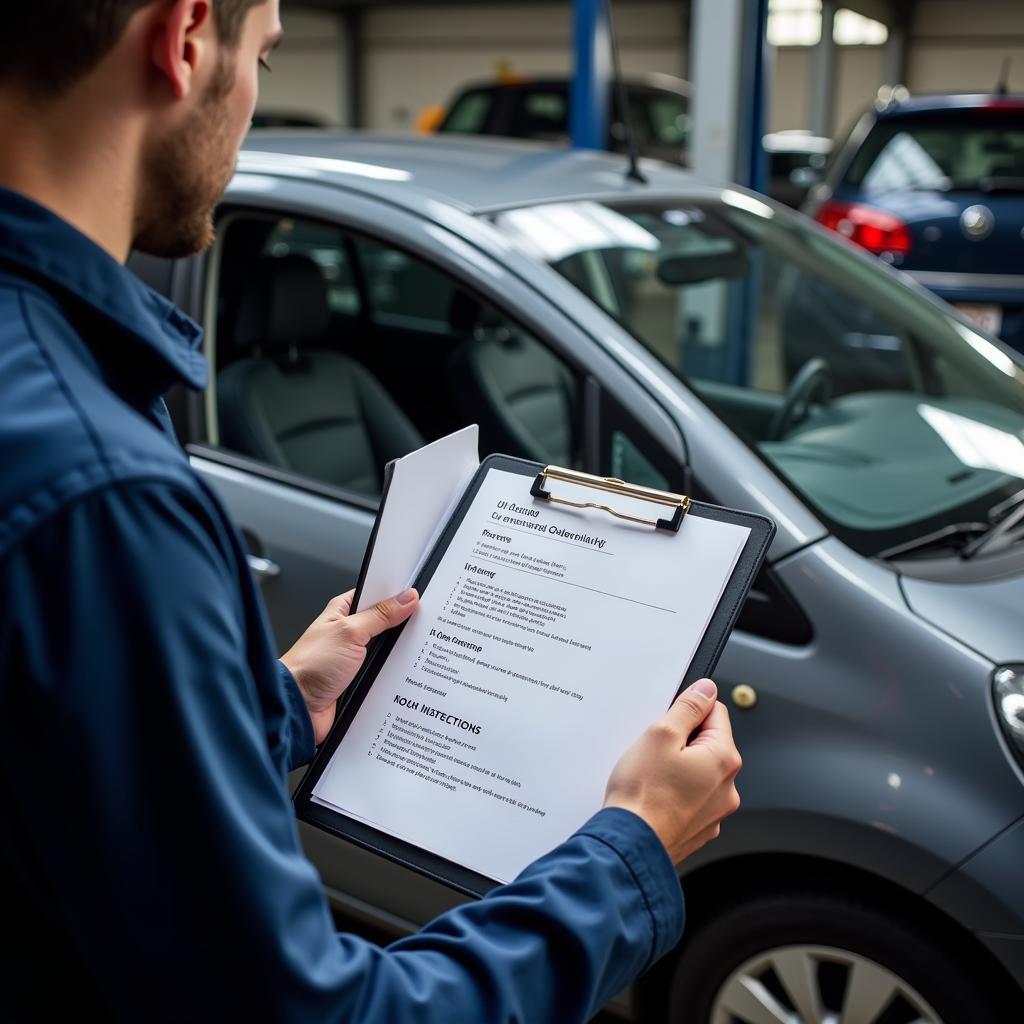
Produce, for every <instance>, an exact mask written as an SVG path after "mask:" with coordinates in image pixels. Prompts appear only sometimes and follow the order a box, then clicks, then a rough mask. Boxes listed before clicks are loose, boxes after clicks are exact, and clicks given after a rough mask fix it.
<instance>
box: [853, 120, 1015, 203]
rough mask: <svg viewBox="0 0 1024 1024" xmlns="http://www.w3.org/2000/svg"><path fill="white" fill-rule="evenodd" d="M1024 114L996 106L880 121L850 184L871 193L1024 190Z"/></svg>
mask: <svg viewBox="0 0 1024 1024" xmlns="http://www.w3.org/2000/svg"><path fill="white" fill-rule="evenodd" d="M1022 114H1024V110H1022V109H1020V108H1017V109H1002V108H998V107H996V108H985V109H981V110H978V111H973V112H971V113H970V114H964V113H963V112H955V113H942V114H930V115H928V116H922V117H921V119H920V120H917V121H912V120H909V119H906V118H902V117H901V118H900V119H899V120H893V121H882V122H879V123H878V124H876V125H875V127H874V128H873V129H872V130H871V132H870V133H869V134H868V137H867V138H866V139H865V140H864V145H863V146H862V147H861V149H860V150H859V151H858V152H857V155H856V156H855V157H854V158H853V162H852V163H851V165H850V170H849V171H848V173H847V175H846V184H848V185H852V186H853V187H854V188H862V189H863V190H864V191H865V192H866V193H868V194H869V195H871V194H879V193H883V192H894V191H905V190H912V191H916V190H921V189H925V190H928V191H937V192H953V191H958V190H966V191H971V192H977V191H990V190H993V189H997V188H998V189H1003V188H1009V189H1011V190H1014V191H1015V190H1017V189H1020V190H1022V191H1024V118H1022Z"/></svg>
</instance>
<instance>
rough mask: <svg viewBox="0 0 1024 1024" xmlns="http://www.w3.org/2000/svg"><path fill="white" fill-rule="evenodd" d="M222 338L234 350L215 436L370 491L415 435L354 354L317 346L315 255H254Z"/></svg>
mask: <svg viewBox="0 0 1024 1024" xmlns="http://www.w3.org/2000/svg"><path fill="white" fill-rule="evenodd" d="M237 310H238V311H237V314H236V317H235V322H234V329H233V332H232V335H233V336H232V338H231V339H230V340H231V342H232V343H233V345H234V348H235V350H236V351H239V352H241V353H242V355H241V358H238V359H236V360H235V361H233V362H232V363H230V364H229V365H228V366H226V367H225V368H224V369H223V370H222V371H221V372H220V373H219V374H218V378H217V405H218V413H219V419H220V433H221V441H222V443H223V444H224V446H225V447H227V448H231V449H233V450H234V451H238V452H242V453H243V454H245V455H251V456H252V457H253V458H257V459H260V460H262V461H264V462H268V463H270V464H271V465H273V466H278V467H280V468H281V469H287V470H291V471H292V472H295V473H301V474H303V475H304V476H309V477H313V478H315V479H317V480H321V481H324V482H326V483H329V484H333V485H335V486H337V487H341V488H344V489H346V490H350V491H356V492H358V493H360V494H368V495H377V494H379V493H380V488H381V471H382V469H383V466H384V464H385V463H386V462H388V461H389V460H391V459H394V458H398V457H399V456H401V455H404V454H406V453H407V452H410V451H412V450H414V449H415V448H418V447H420V446H421V445H422V444H423V438H422V437H421V436H420V434H419V432H418V431H417V430H416V428H415V427H414V426H413V424H412V423H411V422H410V421H409V419H408V417H407V416H406V415H405V413H403V412H402V410H401V409H400V408H399V407H398V405H397V404H396V403H395V401H394V400H393V399H392V398H391V396H390V395H389V394H388V393H387V392H386V391H385V390H384V388H383V387H382V386H381V385H380V383H379V382H378V381H377V380H376V378H374V377H373V375H372V374H370V373H369V371H367V370H366V369H365V368H364V367H363V366H361V365H360V364H359V363H357V362H356V361H355V360H354V359H350V358H349V357H347V356H344V355H341V354H340V353H338V352H333V351H330V350H328V349H327V348H325V347H323V346H324V344H325V335H326V333H327V331H328V328H329V327H330V323H331V311H330V308H329V306H328V302H327V283H326V281H325V280H324V278H323V275H322V274H321V272H320V269H319V267H318V266H317V265H316V263H314V262H313V260H311V259H309V258H308V257H306V256H300V255H296V254H290V255H287V256H280V257H261V258H260V259H259V260H257V261H256V263H255V264H254V266H253V268H252V272H251V274H250V275H249V277H248V278H247V280H246V284H245V285H244V290H243V292H242V295H241V296H240V301H239V303H238V307H237Z"/></svg>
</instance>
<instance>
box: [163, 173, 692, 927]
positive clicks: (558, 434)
mask: <svg viewBox="0 0 1024 1024" xmlns="http://www.w3.org/2000/svg"><path fill="white" fill-rule="evenodd" d="M291 186H293V187H291ZM286 192H290V195H285V193H286ZM232 199H234V202H232ZM244 200H245V201H244V202H243V203H239V200H238V197H237V196H236V197H232V196H229V200H228V201H229V202H232V205H231V207H230V209H229V211H228V212H227V213H226V214H225V215H224V216H223V217H222V220H221V222H220V230H219V240H218V243H217V246H216V247H215V248H214V250H213V251H212V252H211V253H210V254H209V256H208V257H206V258H204V259H200V260H195V261H192V263H191V265H190V266H189V271H188V277H189V279H188V280H186V281H180V282H179V283H178V286H177V288H176V289H175V291H176V294H177V297H178V300H179V301H180V302H182V303H183V304H185V305H186V306H187V308H189V309H190V310H191V311H192V312H193V313H194V314H197V315H201V316H202V318H203V320H204V323H205V326H206V328H207V331H208V334H209V337H208V339H207V355H208V358H209V360H210V364H211V374H212V382H211V387H210V389H209V390H208V391H207V394H206V396H205V397H204V398H203V399H198V398H197V399H196V401H195V402H194V403H193V409H192V415H191V422H192V426H191V432H190V443H189V453H190V456H191V458H192V461H193V464H194V466H195V468H196V469H197V471H198V472H199V473H200V474H201V475H203V477H204V478H205V479H206V480H207V481H208V482H209V483H210V484H211V485H212V486H213V487H214V488H215V489H216V490H217V491H218V493H219V494H220V495H221V497H222V498H223V500H224V501H225V503H226V504H227V505H228V507H229V509H230V511H231V513H232V515H233V516H234V517H235V519H236V521H237V523H238V525H239V526H240V528H241V529H242V530H243V532H244V534H245V535H246V538H247V541H248V543H249V545H250V552H251V554H252V556H253V569H254V571H255V572H256V573H257V575H258V577H259V578H260V579H261V580H262V585H263V593H264V596H265V597H266V601H267V607H268V609H269V612H270V616H271V619H272V623H273V628H274V631H275V635H276V637H277V640H278V645H279V647H281V648H284V647H285V646H286V645H287V644H288V643H290V641H291V640H292V639H293V638H294V637H295V636H296V635H297V634H298V633H299V631H300V630H301V629H302V628H303V627H304V626H305V625H306V624H307V623H308V621H309V620H310V619H311V618H312V617H313V616H314V615H315V614H316V613H318V612H319V610H320V609H321V608H322V606H323V604H324V603H325V601H326V600H327V599H328V598H330V597H331V596H332V595H333V594H337V593H339V592H341V591H343V590H344V589H345V588H346V587H348V586H351V585H352V583H353V581H354V579H355V577H356V575H357V572H358V567H359V564H360V561H361V557H362V553H363V550H364V547H365V544H366V540H367V538H368V535H369V531H370V528H371V525H372V519H373V511H374V508H375V506H376V501H377V496H376V495H375V494H373V493H366V492H365V491H364V492H362V493H357V492H355V491H353V490H346V489H345V488H343V487H339V486H338V485H337V482H336V481H335V482H328V481H325V480H323V479H318V478H317V477H316V476H315V475H313V474H310V473H304V472H302V471H300V470H297V469H296V467H295V466H294V465H284V466H282V465H276V464H274V463H273V461H272V460H270V459H267V458H266V457H261V455H260V454H259V453H258V452H255V451H253V450H249V451H240V450H238V449H237V447H235V448H232V447H230V446H228V445H225V443H224V437H223V436H222V433H221V431H220V429H219V423H220V421H221V420H222V418H223V413H224V410H223V409H222V408H218V404H219V403H218V392H217V381H218V379H222V378H223V375H224V373H225V371H226V369H227V368H228V367H229V366H230V365H231V363H232V362H233V361H236V360H237V359H238V358H239V353H238V352H232V351H231V347H230V345H229V341H230V338H231V332H232V327H231V318H232V315H233V312H232V311H233V308H234V307H235V302H234V300H233V299H232V296H231V291H232V289H234V288H238V287H241V286H242V285H243V284H244V282H245V281H246V280H248V279H250V277H251V275H250V268H249V267H248V266H247V265H246V260H247V259H252V258H253V257H254V256H256V257H259V258H260V259H273V258H285V257H291V258H293V257H295V256H300V257H302V258H304V259H306V260H309V261H312V262H313V263H315V264H316V265H317V267H318V268H319V271H320V272H321V273H322V275H323V276H324V279H325V280H326V282H327V287H326V291H327V298H328V303H329V306H330V326H329V328H328V329H327V331H326V332H325V337H324V338H323V339H321V340H319V341H317V343H316V346H315V348H316V349H317V351H320V350H322V349H330V350H331V351H333V352H335V353H336V354H337V355H339V356H343V357H344V358H345V359H346V360H349V361H352V362H355V363H357V364H358V365H359V367H360V372H361V373H362V372H365V373H366V374H369V375H370V376H372V377H373V379H374V380H375V381H376V383H377V385H379V387H380V388H381V389H382V390H383V391H384V392H385V393H386V394H387V395H388V396H389V400H390V401H393V403H394V405H395V406H397V407H398V408H399V409H400V410H402V415H403V416H406V417H408V418H409V420H410V421H411V422H412V423H413V424H414V426H415V428H416V430H417V431H418V433H419V434H420V436H421V437H422V438H423V439H424V440H431V439H433V438H434V437H437V436H442V435H443V434H446V433H448V432H450V431H451V430H454V429H457V428H458V427H460V426H462V425H465V424H466V423H468V422H478V423H480V425H481V431H482V443H481V454H482V455H484V454H487V453H488V452H489V451H496V450H501V451H505V452H507V453H509V454H513V455H525V456H528V457H532V458H538V459H542V460H544V461H551V462H559V463H561V462H569V463H571V464H572V465H575V466H577V467H580V468H584V469H590V470H595V469H601V470H604V471H606V472H609V473H618V474H619V475H622V476H626V477H630V478H632V479H636V480H638V482H644V483H649V484H652V485H655V486H659V485H660V486H672V487H674V488H680V489H681V487H682V484H683V481H684V474H685V449H684V447H683V443H682V438H681V436H680V434H679V431H678V429H677V428H676V426H675V424H674V423H673V421H672V420H671V419H670V418H669V417H668V416H667V414H666V413H665V412H664V411H663V410H662V409H661V408H660V406H658V405H657V403H656V402H654V401H653V400H652V399H651V397H650V396H649V395H648V394H647V392H646V391H645V390H643V389H642V388H641V387H640V386H639V385H638V384H637V383H636V382H634V381H633V380H632V379H631V378H629V377H628V376H626V375H625V374H624V373H623V372H622V370H621V368H619V366H618V365H617V364H616V363H614V362H613V361H612V360H611V359H610V358H609V357H608V356H607V355H606V354H605V353H604V352H603V351H601V350H600V349H599V348H598V347H597V346H596V345H595V344H594V342H593V340H592V339H591V338H589V337H588V336H587V335H585V334H584V333H583V332H582V331H581V330H580V328H579V327H578V326H577V325H576V324H575V323H574V322H573V321H571V320H570V319H568V318H567V317H566V316H565V315H564V314H563V313H562V312H561V311H560V310H559V309H558V308H556V307H555V306H554V305H553V304H551V303H549V302H548V301H546V300H545V298H544V297H543V296H542V295H541V294H539V293H538V291H537V290H535V289H534V288H531V287H530V286H528V285H526V284H524V282H523V281H522V280H521V279H520V278H519V277H517V276H516V275H515V274H513V273H511V272H510V271H509V270H507V269H506V268H505V267H503V266H502V265H501V264H500V263H498V262H496V261H495V260H494V259H493V258H492V257H491V256H490V255H487V254H486V253H484V252H483V251H481V250H480V249H475V248H474V247H473V246H472V245H471V244H470V243H469V242H467V241H466V238H465V237H459V236H458V235H456V234H455V233H453V232H452V231H450V230H448V229H447V228H444V227H442V226H441V225H440V224H439V223H437V222H436V221H435V220H430V219H425V218H422V217H419V216H416V215H414V214H412V213H408V212H405V211H401V210H398V209H396V208H395V207H394V206H391V205H385V204H383V203H378V202H375V201H374V200H372V199H369V198H367V197H365V196H358V195H355V194H352V193H346V192H343V191H342V190H339V189H333V188H328V187H325V186H321V185H316V184H311V183H306V182H303V183H297V184H296V183H289V187H285V186H282V187H279V188H276V189H274V190H273V193H272V194H270V195H268V194H262V193H261V194H260V195H259V196H258V197H257V198H256V199H255V200H254V199H253V192H252V191H251V190H250V191H246V192H245V194H244ZM462 216H463V215H461V214H456V212H455V211H449V214H448V216H447V220H448V221H449V222H451V223H455V224H458V223H459V219H460V217H462ZM466 220H467V226H466V232H467V233H472V232H476V233H477V234H478V235H479V233H480V232H483V233H485V234H486V232H487V231H488V230H490V229H489V228H487V227H486V226H484V225H481V224H480V223H479V222H477V221H474V220H471V219H470V218H466ZM235 261H238V262H237V265H235ZM236 298H237V296H236ZM235 312H237V309H235ZM300 354H301V353H300ZM265 355H266V353H262V352H261V354H260V358H262V357H264V356H265ZM243 358H246V359H251V358H253V354H252V353H246V354H244V356H243ZM495 368H497V371H498V372H497V377H496V378H494V379H492V381H491V384H492V385H493V387H483V386H482V385H481V383H480V380H481V376H482V375H484V376H485V375H486V374H487V373H488V372H491V371H493V370H494V369H495ZM496 396H497V397H496ZM624 425H627V426H628V429H627V426H624ZM641 436H642V437H643V438H644V439H645V440H644V442H643V443H642V444H640V445H638V444H637V439H638V438H639V437H641ZM647 439H651V440H650V442H649V443H648V441H647ZM641 449H642V450H641ZM257 559H262V560H264V561H256V560H257ZM268 563H269V564H268ZM303 841H304V843H305V845H306V848H307V851H308V852H309V854H310V856H311V858H312V859H313V860H314V862H315V863H316V864H317V867H318V868H319V870H320V872H321V875H322V877H323V878H324V881H325V884H326V885H327V887H328V890H329V891H330V893H331V895H332V897H333V898H334V899H335V901H336V902H339V903H342V904H344V905H345V906H347V907H348V909H349V910H350V911H355V912H357V913H363V914H369V915H371V916H373V917H374V918H375V919H377V920H385V921H390V922H392V923H393V924H395V923H396V922H412V923H415V922H421V921H425V920H427V919H429V917H431V916H433V915H434V914H436V913H437V912H438V911H440V910H442V909H444V908H445V907H446V906H450V905H451V904H452V903H454V902H455V901H456V897H455V896H454V895H453V894H452V893H451V892H450V891H448V890H447V889H444V888H443V887H441V886H438V885H436V884H435V883H431V882H429V881H427V880H425V879H422V878H420V877H418V876H415V875H413V874H411V873H410V872H409V871H408V870H406V869H404V868H401V867H398V866H396V865H393V864H390V863H389V862H386V861H384V860H382V859H381V858H379V857H377V856H375V855H372V854H368V853H366V852H365V851H362V850H360V849H358V848H356V847H354V846H352V845H350V844H348V843H345V842H343V841H341V840H338V839H335V838H334V837H331V836H328V835H326V834H324V833H322V832H317V831H314V830H312V829H303ZM395 926H396V927H399V925H398V924H395Z"/></svg>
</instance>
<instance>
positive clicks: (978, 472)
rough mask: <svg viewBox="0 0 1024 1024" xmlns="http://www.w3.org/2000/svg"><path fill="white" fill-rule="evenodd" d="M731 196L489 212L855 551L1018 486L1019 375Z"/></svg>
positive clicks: (944, 521)
mask: <svg viewBox="0 0 1024 1024" xmlns="http://www.w3.org/2000/svg"><path fill="white" fill-rule="evenodd" d="M723 199H724V200H725V201H724V202H715V203H689V202H678V203H674V204H671V205H646V206H642V207H640V206H635V205H630V206H627V205H616V206H612V205H606V204H603V203H597V202H591V201H583V202H571V203H552V204H547V205H543V206H535V207H529V208H524V209H517V210H509V211H505V212H503V213H500V214H497V215H495V216H494V218H493V220H494V223H495V224H496V225H497V226H498V227H499V228H500V229H501V230H503V231H504V232H505V233H506V234H507V235H508V236H510V237H511V238H512V239H513V240H514V241H515V242H516V243H517V244H518V245H519V246H520V247H521V248H523V249H524V250H526V251H527V252H529V253H531V254H532V255H534V256H535V257H537V258H540V259H543V260H544V261H546V262H547V263H549V264H551V266H553V267H554V268H555V269H556V270H557V271H558V272H559V273H561V274H562V275H563V276H564V277H566V278H567V279H568V280H569V281H571V282H572V283H573V284H574V285H575V286H576V287H577V288H579V289H580V290H581V291H582V292H583V293H584V294H586V295H587V296H588V297H589V298H590V299H592V300H593V301H594V302H595V303H597V304H598V305H599V306H600V307H601V308H602V309H604V310H605V311H606V312H607V313H609V314H610V315H611V316H613V317H614V318H615V319H616V320H618V321H619V322H620V323H621V324H622V325H623V326H624V327H625V328H626V329H627V330H629V331H630V332H631V333H632V334H633V336H634V337H636V338H637V339H638V340H639V341H640V342H642V343H643V345H644V346H646V347H647V348H648V349H649V350H650V351H651V352H652V353H653V354H654V355H655V356H657V358H658V359H659V360H661V362H662V363H663V364H664V365H665V366H666V367H668V369H669V370H671V371H672V372H673V373H674V374H676V375H677V376H678V377H679V378H680V379H682V380H684V381H685V382H686V383H687V384H688V385H689V386H690V387H691V388H692V389H693V390H694V391H696V392H697V394H698V395H700V397H701V398H702V399H703V400H704V401H705V402H706V403H707V404H708V405H709V406H710V407H711V408H712V409H714V410H715V411H716V412H717V413H718V415H719V416H720V417H721V418H722V419H723V420H724V421H725V422H726V423H727V424H728V425H729V426H730V427H732V429H733V430H734V431H735V432H736V433H737V434H738V435H739V436H740V437H742V438H743V439H744V440H745V441H746V442H747V443H748V444H749V445H750V446H751V448H753V449H754V451H756V452H757V453H758V454H759V455H760V456H761V457H762V458H763V459H764V460H766V461H767V463H768V464H769V465H770V466H771V467H772V468H773V469H774V470H775V471H776V472H777V473H778V474H779V475H780V476H782V477H783V479H785V480H786V481H787V482H788V483H789V484H790V485H791V486H792V487H793V488H794V489H795V490H796V491H797V492H798V493H800V494H801V495H803V497H804V498H805V499H806V500H807V501H808V503H809V504H810V505H811V506H812V507H813V508H814V509H816V510H817V512H818V514H819V515H820V516H821V517H822V518H823V519H824V520H825V521H826V522H827V523H828V524H829V525H830V526H831V528H832V529H833V531H834V532H835V533H837V534H838V535H840V536H842V537H843V539H844V540H846V541H847V542H848V543H850V544H851V545H852V546H853V547H855V548H856V549H857V550H860V551H862V552H863V553H865V554H871V555H875V554H878V553H880V552H883V551H886V550H888V549H889V548H891V547H894V546H897V545H900V544H904V543H907V542H910V541H912V540H914V539H916V538H918V537H920V536H923V535H925V534H927V533H930V532H932V531H934V530H937V529H941V528H943V527H944V526H947V525H954V524H959V523H962V522H964V521H975V522H977V521H981V522H985V520H986V516H987V513H988V510H989V509H990V508H992V506H993V505H994V504H996V503H998V502H1000V501H1004V500H1006V499H1007V498H1009V497H1010V496H1012V495H1013V494H1016V493H1017V492H1019V491H1020V490H1021V482H1020V481H1021V480H1022V479H1024V440H1022V430H1024V373H1022V371H1021V370H1020V369H1019V368H1018V366H1017V364H1016V363H1015V362H1014V361H1013V360H1012V359H1011V358H1010V356H1008V355H1007V354H1006V353H1005V352H1004V351H1003V349H1002V348H1000V347H998V346H997V345H995V344H993V343H992V342H991V341H990V340H989V339H988V338H987V337H986V336H984V335H983V334H981V333H979V332H978V331H977V330H975V329H972V328H970V327H968V326H966V324H964V323H962V322H961V321H960V320H958V319H956V318H955V317H954V316H953V315H952V313H951V312H947V311H946V309H945V308H944V307H943V306H941V305H940V304H938V303H936V302H933V301H930V300H929V299H928V298H927V297H925V296H924V295H923V294H919V293H918V292H917V291H916V290H914V289H912V288H910V287H908V286H907V285H905V284H904V283H903V282H902V281H901V280H900V279H899V278H898V277H897V276H895V275H894V274H892V273H890V272H887V271H886V270H885V269H884V268H883V267H882V266H881V265H878V266H875V265H873V263H872V262H870V261H868V260H866V259H865V258H863V257H862V256H860V255H859V254H858V253H856V252H853V251H852V250H850V249H849V247H848V246H846V245H844V244H843V243H841V242H840V241H837V240H834V239H833V238H831V237H830V236H828V235H826V234H825V233H824V232H822V231H821V230H819V229H817V228H816V227H815V226H814V225H812V224H811V223H810V222H809V221H807V220H805V219H804V218H802V217H799V216H796V215H792V214H788V213H785V212H782V211H776V210H774V209H773V208H772V207H769V206H767V205H766V204H763V203H761V202H759V201H758V200H756V199H753V198H751V197H749V196H746V195H743V194H741V193H738V192H730V191H727V192H725V193H723Z"/></svg>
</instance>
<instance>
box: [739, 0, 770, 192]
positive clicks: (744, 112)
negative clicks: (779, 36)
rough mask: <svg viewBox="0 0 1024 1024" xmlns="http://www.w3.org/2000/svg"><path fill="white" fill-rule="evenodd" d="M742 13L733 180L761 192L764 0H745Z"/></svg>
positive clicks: (764, 177) (764, 173)
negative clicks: (742, 36) (741, 56)
mask: <svg viewBox="0 0 1024 1024" xmlns="http://www.w3.org/2000/svg"><path fill="white" fill-rule="evenodd" d="M744 14H745V17H744V18H743V34H744V38H743V46H742V50H741V52H742V54H743V58H742V60H741V61H740V96H739V119H738V120H739V124H738V125H737V130H738V133H739V137H738V139H737V152H736V180H737V182H739V184H741V185H746V186H747V188H752V189H754V191H755V192H764V190H765V188H766V186H767V183H768V159H767V156H766V155H765V151H764V143H763V142H762V138H763V136H764V126H765V122H766V120H767V112H766V109H765V108H766V106H767V97H768V82H767V77H768V62H767V60H766V50H767V47H768V0H746V10H745V12H744Z"/></svg>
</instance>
